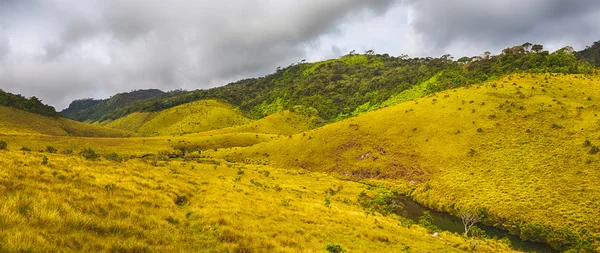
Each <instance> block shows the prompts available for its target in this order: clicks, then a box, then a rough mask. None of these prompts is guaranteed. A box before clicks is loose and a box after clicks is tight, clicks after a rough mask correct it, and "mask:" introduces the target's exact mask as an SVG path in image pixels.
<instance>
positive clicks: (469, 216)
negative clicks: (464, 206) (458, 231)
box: [459, 211, 479, 236]
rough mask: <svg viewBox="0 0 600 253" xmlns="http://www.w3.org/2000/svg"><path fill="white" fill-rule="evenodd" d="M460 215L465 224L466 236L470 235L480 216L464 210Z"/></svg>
mask: <svg viewBox="0 0 600 253" xmlns="http://www.w3.org/2000/svg"><path fill="white" fill-rule="evenodd" d="M459 217H460V220H461V221H462V223H463V226H465V236H468V234H469V230H471V227H473V225H475V223H477V222H479V217H477V215H475V214H473V213H472V212H469V211H463V212H462V213H460V216H459Z"/></svg>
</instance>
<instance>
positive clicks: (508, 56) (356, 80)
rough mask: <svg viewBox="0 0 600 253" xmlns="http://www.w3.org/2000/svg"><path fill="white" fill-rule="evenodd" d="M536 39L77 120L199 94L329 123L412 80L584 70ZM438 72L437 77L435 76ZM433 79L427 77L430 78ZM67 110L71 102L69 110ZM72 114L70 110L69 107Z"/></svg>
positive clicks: (291, 77) (234, 86) (316, 67)
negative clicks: (495, 50) (496, 50)
mask: <svg viewBox="0 0 600 253" xmlns="http://www.w3.org/2000/svg"><path fill="white" fill-rule="evenodd" d="M541 47H542V46H541V45H534V47H531V46H530V45H529V44H527V43H526V44H524V45H520V46H514V47H510V48H507V49H505V50H503V51H502V53H501V54H499V55H490V54H489V53H484V54H483V56H474V57H462V58H460V59H458V60H454V59H453V58H452V56H450V55H444V56H442V57H439V58H431V57H427V58H408V57H406V56H404V55H402V56H399V57H393V56H389V55H387V54H382V55H380V54H373V53H372V52H366V53H365V54H362V55H359V54H349V55H345V56H342V57H340V58H339V59H331V60H327V61H322V62H315V63H306V62H301V63H298V64H292V65H291V66H288V67H286V68H278V69H277V70H276V72H275V73H273V74H270V75H267V76H264V77H261V78H250V79H244V80H240V81H238V82H235V83H231V84H228V85H226V86H223V87H217V88H212V89H208V90H196V91H191V92H181V93H178V94H174V95H172V96H168V97H166V98H159V99H149V100H143V101H137V102H135V103H132V104H130V105H128V106H125V107H123V108H119V109H115V110H104V109H103V110H96V111H94V110H95V109H93V108H91V109H90V111H89V112H86V114H88V115H89V116H86V115H83V114H82V115H80V117H79V116H78V117H76V118H75V119H77V120H82V121H84V120H89V121H97V120H100V119H117V118H120V117H123V116H126V115H127V114H130V113H133V112H156V111H161V110H164V109H167V108H171V107H174V106H177V105H181V104H185V103H189V102H192V101H196V100H202V99H218V100H220V101H225V102H227V103H229V104H232V105H234V106H237V107H238V108H239V109H240V110H242V111H243V112H244V113H245V114H246V115H247V116H248V117H250V118H254V119H259V118H262V117H265V116H267V115H270V114H272V113H274V112H277V111H281V110H285V109H293V108H294V107H296V106H303V107H306V108H311V109H312V110H315V111H316V112H317V114H318V116H319V117H321V118H323V119H325V120H326V121H329V122H333V121H337V120H341V119H344V118H348V117H351V116H352V115H353V113H354V112H356V110H357V109H358V108H362V109H365V108H367V109H376V108H380V107H383V106H386V105H389V102H390V101H393V100H390V99H391V98H392V99H393V98H394V97H395V96H398V95H400V94H401V93H402V92H403V91H406V90H409V89H411V88H412V87H414V86H415V85H419V84H423V83H424V82H427V81H429V82H427V83H426V86H425V89H424V91H425V94H430V93H432V92H436V91H440V90H444V89H448V88H453V87H460V86H466V85H470V84H474V83H479V82H483V81H486V80H493V79H495V78H498V77H500V76H503V75H505V74H508V73H515V72H533V73H540V72H542V73H545V72H553V73H590V72H593V68H592V66H591V65H590V64H589V63H586V62H582V61H578V60H577V59H576V56H575V55H576V54H575V52H574V51H572V48H570V47H565V48H563V49H560V50H557V51H556V52H553V53H549V52H548V51H543V50H541ZM433 77H436V78H433ZM431 80H433V81H431ZM68 110H69V109H68ZM68 115H69V117H71V118H73V116H72V115H70V114H68Z"/></svg>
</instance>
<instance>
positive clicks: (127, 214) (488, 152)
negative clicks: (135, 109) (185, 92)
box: [0, 74, 600, 252]
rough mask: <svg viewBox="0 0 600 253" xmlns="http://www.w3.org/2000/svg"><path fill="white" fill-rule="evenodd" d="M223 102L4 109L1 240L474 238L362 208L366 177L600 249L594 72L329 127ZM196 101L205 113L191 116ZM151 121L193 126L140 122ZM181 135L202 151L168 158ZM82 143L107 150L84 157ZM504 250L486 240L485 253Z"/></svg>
mask: <svg viewBox="0 0 600 253" xmlns="http://www.w3.org/2000/svg"><path fill="white" fill-rule="evenodd" d="M213 103H218V102H214V101H210V102H203V103H200V102H197V104H195V105H194V106H192V105H182V106H180V107H176V108H178V109H177V110H174V109H175V108H173V109H171V110H173V111H170V112H169V113H168V114H167V112H166V111H163V112H160V113H158V115H161V114H162V115H164V116H160V117H159V116H157V115H150V114H148V115H145V114H135V115H130V116H128V117H126V118H123V119H118V120H115V121H112V122H110V123H106V124H105V123H100V124H99V125H104V126H109V125H112V127H115V128H119V129H123V130H115V129H113V128H108V127H102V126H98V125H95V126H94V125H89V124H84V123H74V124H67V125H69V127H71V128H69V129H77V130H66V129H65V128H66V126H65V124H66V123H62V124H61V123H60V122H69V123H70V122H71V121H66V120H64V119H48V118H43V117H41V116H36V115H30V114H27V113H24V112H20V111H16V110H12V109H7V108H2V107H0V113H1V115H2V119H0V120H1V121H2V123H0V128H1V130H2V131H1V132H0V140H4V141H6V142H7V143H8V151H0V168H2V169H0V175H1V177H0V179H1V181H0V193H2V194H1V195H0V196H1V197H2V198H3V200H2V201H0V226H1V227H2V228H3V229H2V230H0V231H1V232H0V251H31V252H52V251H54V252H63V251H113V252H157V251H166V252H197V251H200V252H203V251H208V252H325V247H326V245H327V244H328V243H336V244H340V245H341V246H342V247H343V248H344V249H346V250H347V251H348V252H461V251H470V246H471V243H472V239H470V238H465V237H463V236H462V235H458V234H450V233H442V235H441V237H432V236H431V233H429V232H428V231H427V230H426V229H424V228H421V227H419V226H418V225H413V226H411V227H410V228H406V227H405V226H402V225H399V223H400V222H399V221H398V219H397V217H395V216H393V215H391V216H381V215H379V214H376V215H375V216H372V215H369V216H366V215H365V212H364V210H363V209H362V208H361V207H360V206H359V205H358V204H357V203H356V201H357V196H358V195H359V193H360V192H361V191H366V192H368V193H369V194H373V190H372V189H370V188H369V187H366V185H365V184H362V183H361V182H369V183H373V184H383V185H385V186H387V187H389V188H393V189H399V190H400V191H401V192H403V193H405V194H407V195H408V196H410V197H411V198H413V199H415V200H416V201H417V202H419V203H422V204H424V205H426V206H428V207H431V208H434V209H437V210H441V211H444V212H449V213H453V214H457V212H459V211H460V210H465V209H467V210H472V211H473V212H475V211H477V210H482V209H485V210H486V212H487V214H488V215H489V217H491V218H490V220H493V221H494V222H495V224H492V225H495V226H496V227H501V228H504V229H507V230H510V231H512V232H513V233H515V234H517V235H521V237H525V238H527V234H526V233H525V232H524V231H523V230H520V231H519V230H518V229H516V228H515V226H514V225H515V224H529V225H536V226H538V225H539V226H543V227H550V228H561V229H562V228H569V229H572V230H573V231H575V233H577V234H578V235H581V236H584V235H585V236H586V237H585V239H590V240H591V241H592V242H594V243H596V244H595V246H594V247H596V248H597V249H598V250H600V248H598V247H600V246H599V245H598V241H600V240H598V238H599V236H600V231H598V228H600V184H598V183H597V182H598V179H600V170H599V169H598V168H599V164H600V159H599V157H598V155H600V153H597V154H596V153H594V152H593V150H594V147H596V146H600V117H599V116H598V114H599V113H600V108H599V107H598V106H599V105H600V78H599V77H598V76H595V75H589V76H588V75H551V74H540V75H533V74H522V75H511V76H507V77H504V78H502V79H499V80H496V81H492V82H487V83H484V84H481V85H473V86H471V87H468V88H459V89H455V90H447V91H443V92H439V93H435V94H433V95H429V96H426V97H422V98H419V99H416V100H414V101H408V102H403V103H400V104H397V105H393V106H390V107H387V108H383V109H380V110H377V111H374V112H370V113H365V114H361V115H358V116H357V117H354V118H350V119H347V120H344V121H340V122H336V123H332V124H329V125H326V126H323V127H320V128H316V129H311V126H312V125H311V124H310V123H309V119H307V118H303V117H302V116H299V115H295V114H294V113H291V112H287V111H286V112H280V113H276V114H274V115H271V116H269V117H266V118H264V119H261V120H258V121H251V120H249V119H246V118H245V117H243V115H242V114H237V111H236V110H232V108H231V107H228V106H222V105H216V107H218V108H219V109H210V108H209V107H210V105H213ZM197 107H202V108H204V109H198V111H200V113H199V114H194V115H196V116H193V117H197V118H203V119H206V120H203V121H202V122H203V123H200V124H199V125H196V124H194V120H195V118H193V117H192V118H186V117H183V116H184V115H186V114H187V112H189V110H191V109H190V108H197ZM182 108H187V109H185V110H184V109H182ZM188 109H189V110H188ZM194 110H195V109H194ZM167 111H168V110H167ZM4 115H10V117H5V116H4ZM190 115H191V114H190ZM217 115H218V116H217ZM238 116H239V117H238ZM36 117H37V118H36ZM148 118H151V119H150V120H147V119H148ZM197 118H196V119H197ZM9 119H10V120H9ZM155 119H156V122H171V121H173V122H179V123H177V124H174V125H169V124H166V123H165V124H161V123H153V124H150V125H148V127H147V128H146V129H148V130H144V131H140V130H139V129H143V128H144V126H146V124H148V123H150V122H153V121H154V120H155ZM128 120H130V121H131V122H128ZM141 121H144V122H145V123H144V124H139V122H141ZM119 122H121V123H119ZM207 122H212V123H207ZM217 122H218V124H217ZM221 123H223V124H221ZM138 125H140V126H141V127H138ZM161 125H164V126H166V127H165V128H160V127H159V126H161ZM73 126H74V127H73ZM130 126H134V127H131V128H128V127H130ZM189 126H191V127H189ZM196 127H197V128H196ZM159 128H160V129H159ZM61 129H62V130H61ZM136 129H137V130H136ZM124 130H127V131H124ZM88 133H91V134H88ZM145 134H148V135H156V134H158V135H160V136H145V137H144V136H142V137H140V135H145ZM90 136H91V137H90ZM115 136H135V137H126V138H121V137H119V138H113V137H115ZM181 145H183V146H195V147H197V148H199V149H201V150H202V152H201V153H197V152H196V153H193V155H192V156H191V157H188V158H187V159H182V158H176V159H168V158H166V157H165V156H164V154H165V153H166V152H169V151H171V152H172V151H173V148H174V147H177V146H181ZM46 146H53V147H55V148H56V149H58V153H56V154H50V153H47V152H43V151H44V150H45V149H46ZM21 147H28V148H29V149H31V150H33V151H20V149H21ZM84 148H92V149H94V150H95V151H96V152H98V153H99V154H100V155H101V157H100V158H98V159H95V160H85V159H83V158H82V157H81V156H79V155H77V154H78V153H79V152H80V151H81V150H83V149H84ZM64 150H72V154H60V153H61V152H63V151H64ZM111 153H116V154H117V155H118V156H120V157H121V158H125V161H123V162H121V163H119V162H115V161H111V160H109V159H107V158H104V157H103V156H104V155H108V154H111ZM44 156H45V157H47V159H48V164H46V165H44V164H42V162H43V157H44ZM153 163H154V164H155V165H156V166H154V165H153ZM239 171H243V173H242V172H239ZM264 171H269V173H265V172H264ZM266 174H269V175H268V176H267V175H266ZM251 180H252V181H251ZM253 182H254V183H253ZM339 185H343V190H342V191H340V193H338V194H336V195H335V196H329V195H328V194H327V193H326V190H327V189H328V188H332V187H337V186H339ZM184 195H185V196H186V197H185V198H186V200H185V201H183V203H180V205H178V204H176V203H175V202H177V201H176V199H177V196H184ZM327 198H330V199H331V205H330V206H329V207H327V206H326V204H325V199H327ZM180 199H181V198H180ZM492 218H493V219H492ZM584 232H585V233H584ZM589 237H591V238H589ZM440 238H441V239H440ZM549 238H550V240H553V239H552V238H553V237H552V236H551V237H549ZM550 243H551V244H552V242H550ZM407 245H408V246H409V248H406V246H407ZM507 251H510V249H509V248H508V246H507V245H505V244H504V243H502V242H500V241H497V240H493V239H485V240H481V241H480V245H479V247H478V251H477V252H507Z"/></svg>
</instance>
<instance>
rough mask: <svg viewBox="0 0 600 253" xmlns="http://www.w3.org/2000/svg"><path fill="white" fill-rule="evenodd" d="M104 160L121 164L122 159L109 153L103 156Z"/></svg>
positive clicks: (115, 154)
mask: <svg viewBox="0 0 600 253" xmlns="http://www.w3.org/2000/svg"><path fill="white" fill-rule="evenodd" d="M104 158H106V160H111V161H115V162H118V163H120V162H122V161H123V158H121V157H119V155H118V154H117V153H111V154H108V155H105V156H104Z"/></svg>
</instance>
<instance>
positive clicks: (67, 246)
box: [0, 151, 510, 252]
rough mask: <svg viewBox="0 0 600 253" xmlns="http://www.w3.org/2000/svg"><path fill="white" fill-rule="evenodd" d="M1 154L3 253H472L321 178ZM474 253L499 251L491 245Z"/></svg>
mask: <svg viewBox="0 0 600 253" xmlns="http://www.w3.org/2000/svg"><path fill="white" fill-rule="evenodd" d="M0 154H1V156H0V167H1V168H3V169H2V170H1V171H0V175H1V178H2V179H1V180H0V192H1V193H2V195H0V199H1V201H0V226H1V227H2V230H0V251H2V252H90V251H106V252H324V251H325V247H326V245H327V244H328V243H336V244H339V245H341V246H342V247H343V248H344V249H345V250H348V251H349V252H425V251H428V252H462V251H465V250H468V249H469V248H470V245H471V244H470V243H471V241H470V239H466V238H463V237H461V236H459V235H456V234H448V233H441V235H440V236H439V237H433V236H431V235H430V234H429V233H427V231H426V230H425V229H423V228H419V227H417V226H412V227H411V228H406V227H404V226H400V225H399V224H398V221H397V220H395V219H394V218H392V217H383V216H368V217H367V216H365V213H364V211H363V210H362V209H360V207H358V206H357V205H356V204H355V203H354V202H355V201H356V197H357V196H358V194H359V193H360V192H361V191H367V192H369V191H370V190H369V189H367V187H365V186H364V185H362V184H360V183H355V182H351V181H342V180H339V179H337V178H335V177H333V176H331V175H328V174H324V173H318V172H317V173H311V172H308V171H305V170H290V169H277V168H274V167H270V166H258V165H244V164H236V163H227V162H225V161H219V160H209V159H194V160H190V161H183V160H165V161H162V160H161V161H159V162H158V163H157V164H156V166H153V165H151V162H150V161H145V160H142V159H131V160H128V161H126V162H122V163H118V162H114V161H109V160H105V159H98V160H92V161H89V160H85V159H83V158H81V157H79V156H77V155H63V154H42V153H38V152H20V151H0ZM43 157H47V164H46V165H44V164H42V161H43ZM338 186H342V187H343V189H342V190H341V191H340V192H339V193H337V194H336V195H334V196H330V195H328V194H327V189H329V188H332V187H333V188H336V187H338ZM327 198H330V199H331V204H330V205H329V206H326V204H325V199H327ZM478 249H479V252H508V251H510V250H509V249H508V247H507V245H505V244H503V243H500V242H497V241H493V240H485V241H482V242H480V245H479V247H478ZM403 250H404V251H403Z"/></svg>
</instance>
